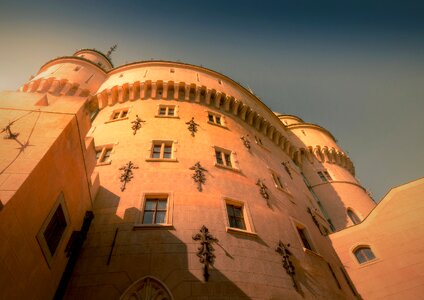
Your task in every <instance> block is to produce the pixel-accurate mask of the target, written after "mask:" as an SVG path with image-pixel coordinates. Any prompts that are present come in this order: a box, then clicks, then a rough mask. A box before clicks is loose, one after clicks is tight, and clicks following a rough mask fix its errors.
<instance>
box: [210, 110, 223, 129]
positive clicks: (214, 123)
mask: <svg viewBox="0 0 424 300" xmlns="http://www.w3.org/2000/svg"><path fill="white" fill-rule="evenodd" d="M209 115H211V116H212V118H213V122H212V121H210V120H209ZM206 117H207V118H208V119H207V120H208V124H211V125H215V126H219V127H222V128H227V123H226V121H225V118H224V115H222V114H219V113H216V112H213V111H210V110H207V111H206ZM216 117H219V121H220V124H218V123H216Z"/></svg>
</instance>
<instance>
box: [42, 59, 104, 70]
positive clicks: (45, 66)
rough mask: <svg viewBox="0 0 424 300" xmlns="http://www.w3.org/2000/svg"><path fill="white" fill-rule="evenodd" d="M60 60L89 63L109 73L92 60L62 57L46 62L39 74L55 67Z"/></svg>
mask: <svg viewBox="0 0 424 300" xmlns="http://www.w3.org/2000/svg"><path fill="white" fill-rule="evenodd" d="M60 60H65V61H66V60H77V61H80V62H85V63H88V64H90V65H91V66H94V67H96V68H97V69H99V70H100V71H102V72H103V74H107V71H106V70H105V69H104V68H102V67H101V66H99V65H97V64H95V63H94V62H92V61H91V60H88V59H86V58H84V57H80V56H60V57H56V58H54V59H51V60H49V61H48V62H46V63H45V64H44V65H42V66H41V67H40V69H39V70H38V73H37V74H39V73H41V72H42V71H44V70H45V69H46V68H47V67H48V66H50V65H53V64H55V63H57V62H58V61H60Z"/></svg>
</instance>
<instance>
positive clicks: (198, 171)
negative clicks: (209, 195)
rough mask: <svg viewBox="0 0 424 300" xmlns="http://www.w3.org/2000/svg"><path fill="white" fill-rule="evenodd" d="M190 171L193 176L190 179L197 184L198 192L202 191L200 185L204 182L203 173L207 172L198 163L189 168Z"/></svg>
mask: <svg viewBox="0 0 424 300" xmlns="http://www.w3.org/2000/svg"><path fill="white" fill-rule="evenodd" d="M190 170H194V174H193V176H191V178H193V179H194V182H196V183H197V189H198V190H199V192H201V191H202V190H203V188H202V185H203V184H205V182H206V177H205V174H204V173H203V172H207V171H208V170H206V169H205V168H203V167H202V166H201V165H200V162H199V161H198V162H197V163H195V164H194V166H192V167H191V168H190Z"/></svg>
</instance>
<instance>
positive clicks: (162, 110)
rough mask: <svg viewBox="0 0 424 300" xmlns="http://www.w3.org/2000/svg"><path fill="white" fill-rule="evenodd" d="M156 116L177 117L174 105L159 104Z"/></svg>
mask: <svg viewBox="0 0 424 300" xmlns="http://www.w3.org/2000/svg"><path fill="white" fill-rule="evenodd" d="M156 117H177V109H176V106H175V105H159V108H158V112H157V115H156Z"/></svg>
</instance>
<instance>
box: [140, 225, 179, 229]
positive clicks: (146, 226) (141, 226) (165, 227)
mask: <svg viewBox="0 0 424 300" xmlns="http://www.w3.org/2000/svg"><path fill="white" fill-rule="evenodd" d="M173 228H174V226H173V225H172V224H134V226H133V230H139V229H173Z"/></svg>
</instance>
